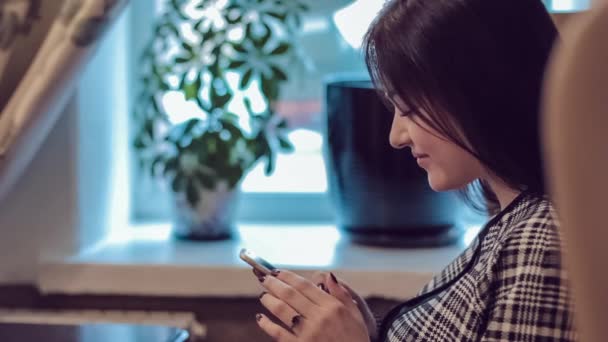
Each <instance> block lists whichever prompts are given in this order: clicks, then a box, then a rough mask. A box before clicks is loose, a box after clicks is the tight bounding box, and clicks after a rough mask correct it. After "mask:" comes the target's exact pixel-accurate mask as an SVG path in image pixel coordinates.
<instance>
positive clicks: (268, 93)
mask: <svg viewBox="0 0 608 342" xmlns="http://www.w3.org/2000/svg"><path fill="white" fill-rule="evenodd" d="M262 93H263V94H264V96H265V97H266V98H267V99H268V100H270V101H272V100H275V99H277V98H278V97H279V85H278V84H277V81H276V80H272V79H269V78H267V77H266V76H264V75H262Z"/></svg>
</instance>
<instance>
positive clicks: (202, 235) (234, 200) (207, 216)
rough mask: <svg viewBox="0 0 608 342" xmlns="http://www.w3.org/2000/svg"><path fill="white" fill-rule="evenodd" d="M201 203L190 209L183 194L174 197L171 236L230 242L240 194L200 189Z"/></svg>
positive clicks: (219, 189) (229, 190) (228, 190)
mask: <svg viewBox="0 0 608 342" xmlns="http://www.w3.org/2000/svg"><path fill="white" fill-rule="evenodd" d="M199 195H200V196H199V197H200V200H199V202H198V204H197V206H196V207H195V208H193V207H191V206H190V204H189V203H188V201H187V200H186V195H185V194H184V193H174V194H173V235H174V236H175V237H176V238H179V239H187V240H203V241H205V240H223V239H229V238H231V237H232V236H233V235H234V232H235V221H236V209H237V206H238V201H239V198H240V191H239V189H238V187H237V188H236V189H228V188H227V186H218V187H217V188H216V189H215V190H213V191H212V190H208V189H201V191H200V192H199Z"/></svg>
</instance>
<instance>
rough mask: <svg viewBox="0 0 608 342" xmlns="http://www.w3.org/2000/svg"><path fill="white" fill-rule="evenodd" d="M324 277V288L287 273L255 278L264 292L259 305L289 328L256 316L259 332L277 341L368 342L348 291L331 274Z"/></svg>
mask: <svg viewBox="0 0 608 342" xmlns="http://www.w3.org/2000/svg"><path fill="white" fill-rule="evenodd" d="M325 276H326V278H329V279H324V281H323V282H322V283H323V284H325V286H326V289H322V288H321V287H320V286H317V285H315V283H313V282H311V281H309V280H307V279H305V278H303V277H300V276H299V275H297V274H295V273H293V272H290V271H283V270H281V271H280V272H278V273H276V272H275V273H274V275H273V276H266V277H258V279H259V280H260V282H261V284H262V286H263V287H264V288H265V289H266V290H267V291H268V292H267V293H265V294H262V296H261V297H260V301H261V302H262V305H264V306H265V307H266V308H267V309H268V310H269V311H270V312H271V313H272V314H273V315H274V316H276V318H278V319H279V320H280V321H281V322H283V323H284V324H285V326H287V327H289V328H288V329H285V328H284V327H282V326H281V325H279V324H276V323H275V322H273V321H272V320H270V319H269V318H268V317H266V316H265V315H262V314H257V315H256V319H257V321H258V324H259V326H260V327H261V328H262V330H264V331H265V332H266V333H267V334H268V335H269V336H270V337H272V338H273V339H274V340H275V341H281V342H283V341H286V342H291V341H294V342H295V341H310V342H313V341H314V342H323V341H332V342H333V341H348V342H358V341H369V336H368V331H367V328H366V324H365V321H364V319H363V316H362V315H361V312H360V311H359V308H358V307H357V304H356V303H355V301H353V298H352V297H351V295H350V293H349V292H348V290H346V288H344V287H342V286H341V285H340V284H338V282H337V281H334V280H333V279H332V276H331V275H329V274H326V275H325ZM333 278H335V277H333ZM326 290H327V291H329V293H328V292H326Z"/></svg>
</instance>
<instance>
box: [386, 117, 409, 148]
mask: <svg viewBox="0 0 608 342" xmlns="http://www.w3.org/2000/svg"><path fill="white" fill-rule="evenodd" d="M400 121H402V120H399V118H398V117H395V118H393V124H392V126H391V132H390V134H389V142H390V144H391V146H392V147H393V148H396V149H402V148H404V147H407V146H410V145H411V144H412V140H411V138H410V134H409V132H408V130H407V127H406V125H405V123H404V122H400Z"/></svg>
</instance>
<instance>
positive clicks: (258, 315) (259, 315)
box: [255, 313, 262, 322]
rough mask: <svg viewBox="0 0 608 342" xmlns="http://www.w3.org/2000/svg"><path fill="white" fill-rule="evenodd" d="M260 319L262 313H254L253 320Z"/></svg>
mask: <svg viewBox="0 0 608 342" xmlns="http://www.w3.org/2000/svg"><path fill="white" fill-rule="evenodd" d="M261 319H262V314H260V313H257V314H255V320H256V321H258V322H259V321H260V320H261Z"/></svg>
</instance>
